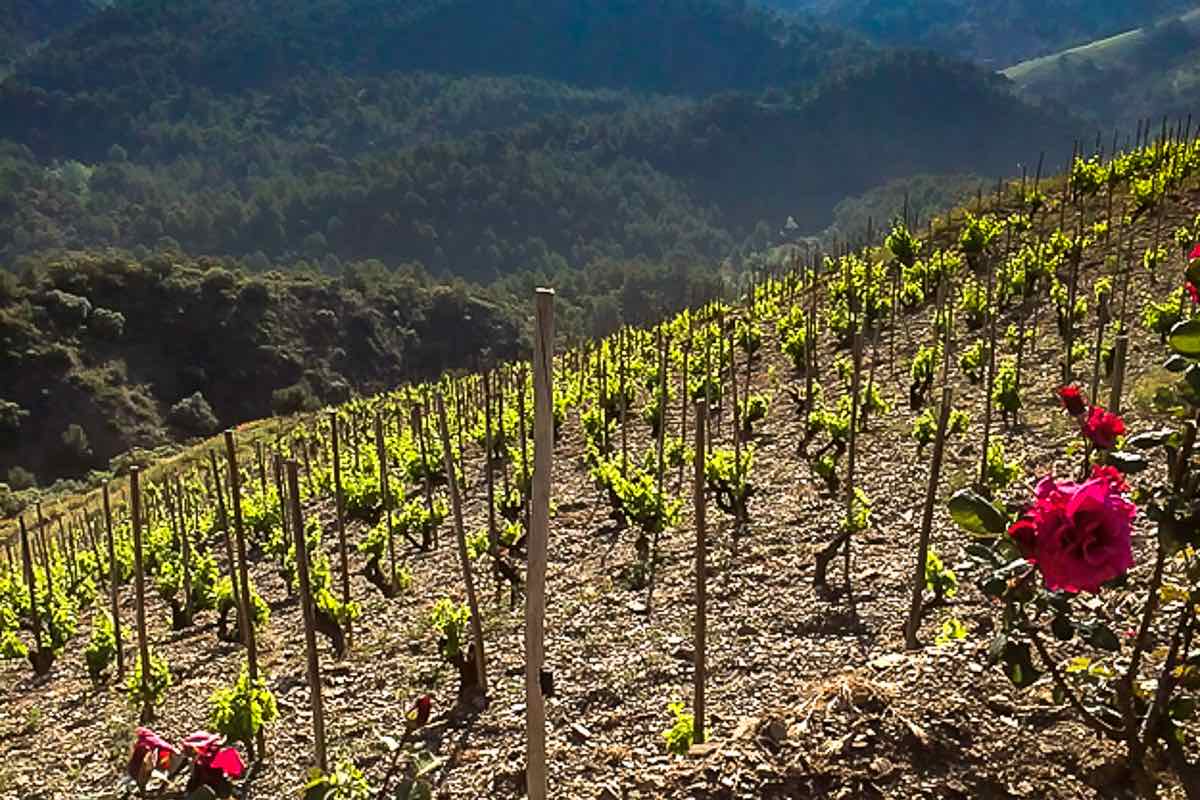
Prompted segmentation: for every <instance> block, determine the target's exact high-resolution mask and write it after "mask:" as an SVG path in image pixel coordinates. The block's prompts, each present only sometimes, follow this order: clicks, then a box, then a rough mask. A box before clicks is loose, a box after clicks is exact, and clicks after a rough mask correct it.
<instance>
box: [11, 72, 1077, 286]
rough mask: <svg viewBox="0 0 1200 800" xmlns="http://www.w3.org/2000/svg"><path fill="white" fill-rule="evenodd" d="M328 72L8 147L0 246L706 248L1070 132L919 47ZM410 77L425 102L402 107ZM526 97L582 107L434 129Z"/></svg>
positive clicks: (435, 256) (553, 261)
mask: <svg viewBox="0 0 1200 800" xmlns="http://www.w3.org/2000/svg"><path fill="white" fill-rule="evenodd" d="M315 87H316V88H315V89H313V88H311V87H309V86H305V85H301V83H300V82H299V81H298V80H297V81H296V82H293V83H289V84H287V85H286V87H285V91H284V92H282V93H281V94H276V95H275V96H274V97H273V98H271V99H268V98H267V96H266V95H253V96H246V97H242V98H239V99H238V100H237V101H231V102H230V103H226V102H225V101H222V100H219V99H217V98H214V97H211V96H210V97H209V99H208V100H207V101H205V102H207V103H208V104H209V105H208V106H207V108H208V111H207V113H205V114H204V115H201V116H200V117H199V118H196V119H193V118H190V117H189V118H183V119H181V120H179V121H177V122H174V123H167V122H163V123H161V124H158V125H151V126H148V127H146V128H145V129H144V131H145V132H144V134H143V135H142V136H141V137H140V138H141V140H142V141H141V143H140V144H138V145H134V143H132V142H131V143H130V145H131V146H132V148H133V149H132V150H130V149H128V148H126V147H124V146H120V145H117V146H110V147H108V148H107V153H106V154H105V156H104V157H103V158H102V160H100V161H98V162H92V163H86V162H80V161H75V160H71V161H67V162H62V163H60V164H58V165H57V166H55V167H52V168H50V169H46V168H43V167H42V166H41V165H40V164H39V162H38V159H37V152H36V151H31V150H29V149H26V148H23V147H19V146H13V147H9V149H8V151H7V156H6V157H5V160H4V161H3V162H0V210H3V211H4V212H5V213H4V215H3V216H2V217H0V219H2V222H0V253H6V254H8V256H9V257H10V258H13V257H16V256H20V255H22V254H30V253H36V252H40V251H44V250H46V249H48V248H50V249H52V248H56V247H63V246H66V247H73V248H80V247H93V246H108V245H116V246H120V247H124V248H135V247H145V248H150V249H157V248H159V247H163V246H166V247H169V248H182V249H183V250H184V251H186V252H191V253H203V254H213V255H223V256H235V257H239V258H243V259H250V261H249V263H251V264H252V265H258V266H259V267H260V268H261V266H262V265H264V264H266V263H269V262H288V261H295V260H297V259H301V258H303V259H306V260H308V261H310V262H312V263H318V264H322V265H325V266H326V267H328V268H332V269H336V267H337V264H338V263H340V262H343V261H351V260H361V259H367V258H376V259H380V260H382V261H384V262H385V263H389V264H398V263H405V262H418V263H420V264H422V265H424V266H425V267H427V268H428V269H430V270H432V271H433V272H434V273H435V274H453V275H461V276H466V277H470V278H473V279H477V280H491V279H494V278H495V277H497V276H499V275H503V274H506V273H508V272H511V271H514V270H518V269H532V270H543V271H545V270H549V271H554V270H558V269H561V268H563V267H565V266H573V267H582V266H586V265H587V264H589V263H591V262H593V261H595V260H596V259H599V258H608V259H638V258H645V259H652V260H667V261H669V260H671V259H673V258H684V259H704V260H708V261H713V260H717V259H722V258H725V257H728V256H730V255H733V254H736V253H739V252H742V251H743V250H744V249H745V248H754V247H758V246H761V245H763V244H765V242H766V236H767V232H770V231H773V230H778V229H779V228H780V227H781V226H782V225H783V223H784V222H785V221H786V219H787V218H788V217H789V216H793V217H795V219H796V220H797V221H798V223H799V225H800V226H801V229H802V230H803V231H808V232H817V231H820V230H821V229H823V228H824V227H826V226H827V225H828V224H829V222H830V221H831V219H832V211H833V208H834V206H835V205H836V204H837V203H838V202H839V201H841V200H842V199H843V198H845V197H846V196H848V195H852V194H856V193H861V192H863V191H865V190H867V189H869V188H871V187H873V186H875V185H877V184H879V183H881V182H884V181H887V180H889V179H893V178H901V177H905V176H907V175H911V174H913V173H918V172H921V173H936V172H956V171H972V172H976V173H979V174H982V175H993V176H994V175H998V174H1004V173H1009V172H1013V171H1015V170H1016V168H1017V164H1018V163H1019V162H1020V163H1032V162H1035V161H1036V160H1037V158H1038V153H1039V150H1040V149H1042V148H1045V147H1046V145H1047V143H1049V144H1052V145H1053V147H1052V148H1051V150H1050V151H1049V153H1050V156H1051V160H1050V161H1049V162H1048V163H1055V161H1054V158H1055V157H1057V158H1058V159H1059V163H1061V159H1062V158H1065V155H1066V151H1067V147H1066V146H1064V143H1069V142H1070V141H1071V138H1072V136H1073V135H1074V134H1075V133H1076V131H1075V130H1073V123H1072V122H1071V120H1070V118H1069V117H1067V116H1066V115H1063V114H1062V113H1061V112H1055V111H1052V110H1043V109H1038V108H1035V107H1032V106H1030V105H1028V104H1025V103H1023V102H1022V101H1020V100H1018V99H1017V98H1015V97H1014V96H1013V95H1012V94H1011V92H1010V91H1009V90H1008V89H1007V87H1006V86H1004V85H1003V82H1002V81H1000V80H998V79H995V78H993V77H991V76H989V75H987V74H986V73H984V72H983V71H979V70H975V69H973V68H969V67H966V66H964V65H962V64H958V63H954V62H948V61H943V60H940V59H938V58H936V57H932V56H924V55H916V54H898V55H892V56H885V57H880V58H877V59H876V60H874V61H872V62H870V63H869V64H866V65H864V66H862V67H859V68H856V69H853V70H844V71H840V72H838V73H837V74H836V75H834V76H831V77H828V78H826V79H823V80H822V81H820V82H818V83H816V84H811V85H806V86H799V87H796V88H794V89H791V90H784V89H768V90H765V91H763V92H759V93H753V94H751V93H726V94H722V95H719V96H716V97H713V98H711V99H707V100H703V101H698V102H693V103H690V104H681V103H680V102H678V101H667V102H656V103H652V102H651V101H650V100H648V99H646V98H644V97H637V98H633V97H632V96H627V95H619V94H614V93H611V92H593V91H575V90H569V91H568V90H565V89H561V87H557V85H553V84H546V83H542V82H540V81H532V82H530V81H518V82H513V81H509V80H501V79H490V80H488V81H485V82H471V81H468V80H466V79H460V80H451V79H446V78H435V77H423V78H416V77H403V78H397V79H396V80H395V81H394V82H388V83H386V88H385V86H384V84H379V83H374V82H373V81H372V80H370V79H363V80H356V79H351V78H339V79H332V78H331V79H329V80H328V81H326V82H320V81H318V82H316V83H315ZM322 90H327V91H325V93H324V94H323V93H322ZM419 95H427V96H428V97H429V98H431V102H432V105H422V106H420V107H422V108H429V109H433V111H431V112H423V113H420V114H413V113H410V114H409V115H408V116H407V117H401V118H400V119H399V120H397V119H396V117H395V116H393V115H392V114H391V113H390V110H391V109H393V108H400V107H409V106H408V105H407V102H408V100H407V99H411V98H414V97H417V96H419ZM253 98H257V100H255V99H253ZM512 100H519V101H520V103H523V104H524V105H525V106H526V107H527V108H528V113H529V114H531V115H534V114H537V113H538V112H547V111H556V110H561V111H564V112H570V113H571V114H572V116H571V117H568V116H567V115H566V114H565V113H562V114H559V113H554V114H549V115H548V116H544V117H543V118H541V119H540V120H538V121H535V122H532V123H530V124H528V125H525V126H521V127H515V128H507V129H503V130H493V131H488V132H484V133H475V134H471V135H463V136H459V137H458V138H453V139H445V138H441V139H439V138H437V133H438V132H441V131H444V130H446V129H449V130H455V131H458V132H462V131H464V130H466V129H467V128H468V127H469V126H471V125H478V124H480V123H479V122H478V120H482V119H494V118H495V116H494V115H490V114H487V113H486V111H487V109H490V108H494V107H498V106H502V105H506V104H507V105H509V106H510V107H511V106H513V105H515V103H512V102H510V101H512ZM422 102H425V101H422ZM622 105H625V106H627V107H628V109H629V110H625V111H623V112H621V113H602V112H606V111H612V109H613V108H619V107H621V106H622ZM241 109H247V110H248V113H246V114H240V113H238V112H239V111H240V110H241ZM438 109H445V113H438V112H437V110H438ZM477 111H480V112H484V113H476V112H477ZM589 112H595V113H592V114H590V115H589ZM508 119H509V120H512V121H515V119H516V114H515V113H514V114H510V115H508ZM946 130H952V131H953V134H952V135H950V136H947V135H945V131H946ZM423 139H425V140H427V141H426V143H424V144H413V145H410V146H395V145H400V144H402V143H407V142H420V141H421V140H423ZM388 144H391V145H393V146H387V145H388ZM97 146H98V145H95V144H93V145H91V147H93V148H95V147H97Z"/></svg>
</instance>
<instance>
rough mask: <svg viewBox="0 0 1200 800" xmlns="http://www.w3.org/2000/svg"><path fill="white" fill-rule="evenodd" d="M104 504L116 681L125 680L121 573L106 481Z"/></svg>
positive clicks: (101, 490)
mask: <svg viewBox="0 0 1200 800" xmlns="http://www.w3.org/2000/svg"><path fill="white" fill-rule="evenodd" d="M100 493H101V495H102V497H103V502H104V531H105V534H106V536H107V538H108V575H109V577H108V582H109V595H110V600H111V604H112V624H113V637H114V638H115V639H116V640H117V680H118V681H124V680H125V648H124V646H123V644H122V642H121V612H120V600H119V597H118V589H117V586H118V584H119V583H120V582H121V581H120V578H121V573H120V570H119V568H118V567H117V553H116V545H115V544H114V542H113V523H112V505H111V503H110V500H109V496H108V481H105V482H104V484H103V485H102V486H101V487H100Z"/></svg>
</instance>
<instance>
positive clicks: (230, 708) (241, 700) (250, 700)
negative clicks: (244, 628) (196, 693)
mask: <svg viewBox="0 0 1200 800" xmlns="http://www.w3.org/2000/svg"><path fill="white" fill-rule="evenodd" d="M208 704H209V715H208V719H209V724H210V725H212V727H213V729H214V730H216V732H217V733H220V734H221V735H223V736H224V737H225V738H226V739H227V740H229V741H231V742H241V743H242V744H245V745H247V746H249V745H250V743H251V742H253V741H254V736H255V734H257V733H258V731H259V730H260V729H261V728H262V727H263V726H264V725H269V724H270V723H271V722H272V721H273V720H274V719H275V717H276V716H278V714H279V709H278V706H277V705H276V704H275V695H273V694H272V693H271V690H270V689H268V688H267V682H266V681H265V680H264V679H263V677H262V676H261V675H259V677H258V679H257V680H256V681H255V682H254V685H251V683H250V671H249V669H248V668H247V667H246V665H244V664H243V665H242V673H241V675H239V676H238V679H237V683H235V684H234V685H233V686H231V687H230V688H228V689H218V690H216V691H215V692H213V693H212V695H211V696H210V697H209V699H208Z"/></svg>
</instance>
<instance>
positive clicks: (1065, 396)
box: [1058, 386, 1087, 417]
mask: <svg viewBox="0 0 1200 800" xmlns="http://www.w3.org/2000/svg"><path fill="white" fill-rule="evenodd" d="M1058 399H1059V402H1061V403H1062V407H1063V408H1065V409H1066V410H1067V413H1068V414H1070V415H1071V416H1072V417H1078V416H1080V415H1082V414H1083V412H1084V411H1086V410H1087V403H1086V402H1085V401H1084V399H1083V393H1082V392H1080V391H1079V387H1078V386H1060V387H1059V388H1058Z"/></svg>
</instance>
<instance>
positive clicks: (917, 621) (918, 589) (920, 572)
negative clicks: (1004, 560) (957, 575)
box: [904, 386, 953, 650]
mask: <svg viewBox="0 0 1200 800" xmlns="http://www.w3.org/2000/svg"><path fill="white" fill-rule="evenodd" d="M952 398H953V389H951V387H949V386H943V387H942V408H941V413H940V414H939V415H938V426H937V438H936V439H934V440H933V459H932V460H931V461H930V463H929V485H928V488H927V489H926V491H925V507H924V510H923V512H922V515H921V534H920V538H919V539H918V540H917V564H916V567H915V568H914V569H913V593H912V602H911V603H910V604H909V607H908V622H907V623H906V624H905V625H904V643H905V646H906V647H907V648H908V649H909V650H915V649H917V648H918V647H920V646H921V643H920V642H919V641H918V640H917V630H918V629H919V628H920V627H921V610H922V609H921V606H922V602H923V601H922V594H923V593H924V590H925V562H926V561H927V560H928V558H929V536H930V533H931V532H932V530H933V506H934V503H935V502H936V501H937V490H938V482H939V480H940V479H941V475H942V456H943V454H944V452H945V449H946V426H947V425H948V424H949V421H950V404H951V399H952Z"/></svg>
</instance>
